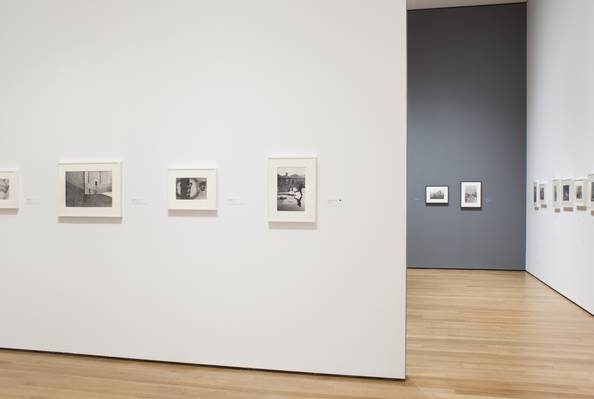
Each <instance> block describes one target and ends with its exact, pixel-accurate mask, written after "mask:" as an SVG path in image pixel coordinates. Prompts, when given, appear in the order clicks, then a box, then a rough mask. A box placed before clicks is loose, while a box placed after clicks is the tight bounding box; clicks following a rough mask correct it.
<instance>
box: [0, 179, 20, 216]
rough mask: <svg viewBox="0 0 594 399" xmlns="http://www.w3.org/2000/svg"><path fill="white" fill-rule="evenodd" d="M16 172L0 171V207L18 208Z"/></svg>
mask: <svg viewBox="0 0 594 399" xmlns="http://www.w3.org/2000/svg"><path fill="white" fill-rule="evenodd" d="M17 197H18V189H17V172H2V171H0V209H16V208H18V199H17Z"/></svg>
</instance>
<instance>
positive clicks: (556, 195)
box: [553, 179, 561, 209]
mask: <svg viewBox="0 0 594 399" xmlns="http://www.w3.org/2000/svg"><path fill="white" fill-rule="evenodd" d="M553 207H555V209H559V208H561V180H559V179H554V180H553Z"/></svg>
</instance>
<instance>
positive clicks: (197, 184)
mask: <svg viewBox="0 0 594 399" xmlns="http://www.w3.org/2000/svg"><path fill="white" fill-rule="evenodd" d="M206 188H207V182H206V179H205V178H201V177H178V178H176V179H175V199H177V200H206V199H207V197H208V195H207V191H206Z"/></svg>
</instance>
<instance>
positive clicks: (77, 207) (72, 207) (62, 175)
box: [58, 162, 122, 218]
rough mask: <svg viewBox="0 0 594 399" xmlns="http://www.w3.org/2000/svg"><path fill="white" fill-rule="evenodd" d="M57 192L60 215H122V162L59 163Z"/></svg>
mask: <svg viewBox="0 0 594 399" xmlns="http://www.w3.org/2000/svg"><path fill="white" fill-rule="evenodd" d="M58 193H59V195H58V197H59V205H58V215H59V216H61V217H117V218H119V217H122V164H121V163H120V162H95V163H64V162H63V163H60V164H58Z"/></svg>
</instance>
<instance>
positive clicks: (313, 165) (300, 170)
mask: <svg viewBox="0 0 594 399" xmlns="http://www.w3.org/2000/svg"><path fill="white" fill-rule="evenodd" d="M316 196H317V159H316V158H275V157H271V158H269V159H268V221H269V222H306V223H314V222H315V221H316V203H317V200H316Z"/></svg>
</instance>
